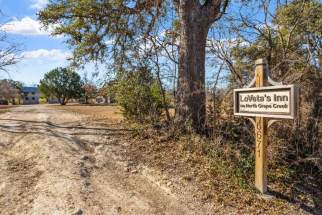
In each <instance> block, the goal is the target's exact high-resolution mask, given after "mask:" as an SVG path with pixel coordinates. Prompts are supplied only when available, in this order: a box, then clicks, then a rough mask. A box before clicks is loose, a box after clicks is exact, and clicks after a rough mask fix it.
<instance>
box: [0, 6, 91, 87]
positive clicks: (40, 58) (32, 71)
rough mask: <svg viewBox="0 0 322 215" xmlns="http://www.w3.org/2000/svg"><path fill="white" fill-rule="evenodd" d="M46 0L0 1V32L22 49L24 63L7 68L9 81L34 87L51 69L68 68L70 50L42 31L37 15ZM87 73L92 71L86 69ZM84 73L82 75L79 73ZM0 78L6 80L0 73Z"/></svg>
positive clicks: (5, 75) (60, 39)
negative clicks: (67, 58) (16, 81)
mask: <svg viewBox="0 0 322 215" xmlns="http://www.w3.org/2000/svg"><path fill="white" fill-rule="evenodd" d="M47 2H48V0H0V8H1V12H2V13H3V14H2V15H1V16H0V23H1V30H4V31H5V32H6V33H7V36H8V39H9V41H11V42H14V43H19V44H20V45H21V50H22V51H21V53H20V54H19V55H20V56H23V59H22V60H21V61H20V62H19V63H18V64H17V65H14V66H11V67H10V68H9V73H10V77H9V78H12V79H14V80H19V81H22V82H24V83H26V84H27V85H33V84H37V83H38V82H39V80H40V79H41V78H42V77H43V75H44V74H45V73H46V72H48V71H50V70H51V69H53V68H55V67H58V66H66V65H67V64H68V62H67V60H66V57H68V56H70V54H71V53H70V52H71V51H70V50H69V49H68V47H67V45H66V44H65V43H64V38H62V37H52V36H50V35H49V32H47V31H45V30H44V29H42V28H41V25H40V23H39V22H38V20H37V15H36V14H37V12H38V11H39V10H40V9H42V8H43V7H45V5H46V4H47ZM87 70H90V71H89V72H91V71H93V70H94V67H93V66H88V68H87ZM79 73H83V71H81V72H79ZM0 78H8V75H7V74H4V73H1V74H0Z"/></svg>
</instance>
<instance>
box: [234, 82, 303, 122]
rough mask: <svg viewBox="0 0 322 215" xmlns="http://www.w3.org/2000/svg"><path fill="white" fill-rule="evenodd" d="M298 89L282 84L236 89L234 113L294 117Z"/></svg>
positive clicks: (239, 114)
mask: <svg viewBox="0 0 322 215" xmlns="http://www.w3.org/2000/svg"><path fill="white" fill-rule="evenodd" d="M297 95H298V93H297V89H296V88H295V86H294V85H284V86H283V85H282V86H272V87H259V88H242V89H235V90H234V115H238V116H260V117H269V118H284V119H294V118H295V116H296V109H297V106H298V105H297V100H298V99H297Z"/></svg>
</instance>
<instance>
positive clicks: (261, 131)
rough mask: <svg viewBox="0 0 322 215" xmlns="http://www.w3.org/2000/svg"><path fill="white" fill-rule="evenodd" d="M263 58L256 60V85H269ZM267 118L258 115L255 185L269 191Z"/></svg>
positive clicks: (262, 190) (263, 191)
mask: <svg viewBox="0 0 322 215" xmlns="http://www.w3.org/2000/svg"><path fill="white" fill-rule="evenodd" d="M264 63H265V62H263V61H262V60H258V61H256V69H255V78H256V83H255V86H256V87H264V86H266V85H267V74H266V73H265V67H266V65H265V64H264ZM267 130H268V127H267V120H266V118H264V117H256V122H255V135H256V136H255V138H256V149H255V151H256V153H255V154H256V156H255V187H256V188H257V189H258V190H259V191H260V192H261V193H266V192H267Z"/></svg>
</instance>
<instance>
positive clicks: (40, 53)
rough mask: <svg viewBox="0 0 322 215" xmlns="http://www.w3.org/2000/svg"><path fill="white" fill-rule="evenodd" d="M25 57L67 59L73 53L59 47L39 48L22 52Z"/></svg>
mask: <svg viewBox="0 0 322 215" xmlns="http://www.w3.org/2000/svg"><path fill="white" fill-rule="evenodd" d="M21 56H22V58H24V59H40V58H41V59H46V60H66V59H67V58H70V57H71V56H72V55H71V53H70V52H67V51H62V50H59V49H51V50H48V49H37V50H32V51H25V52H23V53H22V55H21Z"/></svg>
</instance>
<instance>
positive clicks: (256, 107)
mask: <svg viewBox="0 0 322 215" xmlns="http://www.w3.org/2000/svg"><path fill="white" fill-rule="evenodd" d="M253 85H255V87H253V88H251V87H252V86H253ZM269 85H272V86H269ZM298 97H299V94H298V88H297V87H296V86H294V85H282V83H278V82H275V81H273V80H272V79H271V78H270V77H269V71H268V68H267V63H266V61H265V60H263V59H258V60H257V61H256V69H255V77H254V79H253V80H252V81H251V83H250V84H249V85H248V86H247V87H246V88H242V89H235V90H234V115H236V116H246V117H248V119H249V120H250V121H251V122H252V123H253V125H254V127H255V138H256V147H255V159H256V160H255V187H256V188H257V189H258V190H259V191H260V192H261V193H262V194H264V193H266V192H267V134H268V127H269V126H270V125H271V124H272V123H273V122H275V121H276V119H295V118H296V117H297V108H298ZM252 117H255V119H254V118H252Z"/></svg>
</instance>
